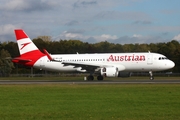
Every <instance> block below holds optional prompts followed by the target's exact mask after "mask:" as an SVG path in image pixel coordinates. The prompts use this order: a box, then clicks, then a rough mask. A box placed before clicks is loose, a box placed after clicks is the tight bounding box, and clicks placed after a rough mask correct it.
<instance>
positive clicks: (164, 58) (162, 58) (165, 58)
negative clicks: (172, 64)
mask: <svg viewBox="0 0 180 120" xmlns="http://www.w3.org/2000/svg"><path fill="white" fill-rule="evenodd" d="M167 59H168V58H167V57H159V60H167Z"/></svg>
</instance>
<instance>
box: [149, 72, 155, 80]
mask: <svg viewBox="0 0 180 120" xmlns="http://www.w3.org/2000/svg"><path fill="white" fill-rule="evenodd" d="M149 75H150V78H149V79H150V80H154V77H153V73H152V71H149Z"/></svg>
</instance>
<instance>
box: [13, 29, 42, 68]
mask: <svg viewBox="0 0 180 120" xmlns="http://www.w3.org/2000/svg"><path fill="white" fill-rule="evenodd" d="M14 32H15V35H16V40H17V44H18V48H19V53H20V56H19V57H16V58H14V59H13V60H12V61H13V62H15V63H19V64H23V65H26V66H33V65H34V63H35V62H36V61H37V60H39V59H40V58H41V57H43V56H45V54H43V53H42V52H41V51H40V50H39V49H38V48H37V47H36V45H35V44H34V43H33V42H32V41H31V39H30V38H29V37H28V35H27V34H26V33H25V32H24V31H23V30H21V29H17V30H14Z"/></svg>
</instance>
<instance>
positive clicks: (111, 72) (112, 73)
mask: <svg viewBox="0 0 180 120" xmlns="http://www.w3.org/2000/svg"><path fill="white" fill-rule="evenodd" d="M101 75H102V76H105V77H117V76H118V68H117V67H103V68H101Z"/></svg>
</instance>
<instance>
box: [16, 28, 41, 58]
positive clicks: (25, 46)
mask: <svg viewBox="0 0 180 120" xmlns="http://www.w3.org/2000/svg"><path fill="white" fill-rule="evenodd" d="M15 35H16V40H17V44H18V48H19V53H20V55H22V54H25V53H27V52H31V51H34V50H38V48H37V47H36V45H35V44H34V43H33V42H32V41H31V39H30V38H29V37H28V36H27V35H26V33H25V32H24V31H23V30H21V29H18V30H15Z"/></svg>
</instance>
